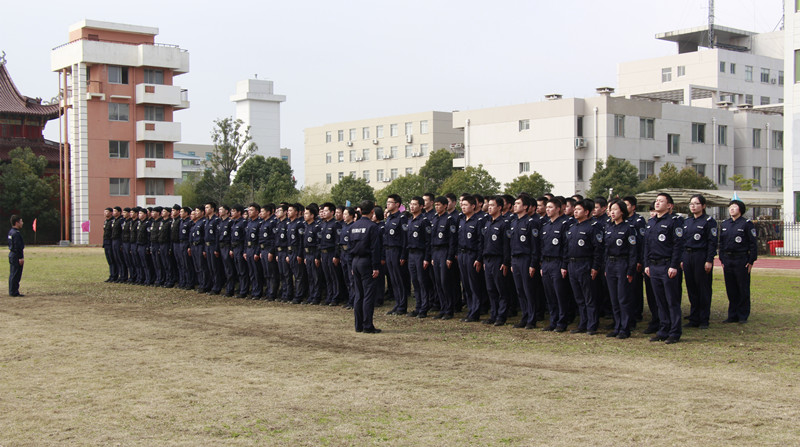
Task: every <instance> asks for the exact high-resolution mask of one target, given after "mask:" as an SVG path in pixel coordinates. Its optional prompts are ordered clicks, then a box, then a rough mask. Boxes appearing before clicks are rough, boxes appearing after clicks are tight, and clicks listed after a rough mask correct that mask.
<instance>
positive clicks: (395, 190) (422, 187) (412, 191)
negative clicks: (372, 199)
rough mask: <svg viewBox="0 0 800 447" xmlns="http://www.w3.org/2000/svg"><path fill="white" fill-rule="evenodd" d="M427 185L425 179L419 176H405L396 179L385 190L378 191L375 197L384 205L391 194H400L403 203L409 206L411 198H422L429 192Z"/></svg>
mask: <svg viewBox="0 0 800 447" xmlns="http://www.w3.org/2000/svg"><path fill="white" fill-rule="evenodd" d="M426 184H427V182H426V181H425V178H424V177H422V176H421V175H419V174H409V175H404V176H402V177H398V178H396V179H394V180H393V181H392V183H389V184H388V185H386V187H385V188H383V189H381V190H380V191H377V192H376V193H375V196H376V197H377V199H378V200H377V202H378V203H380V204H383V203H386V199H387V198H388V197H389V194H398V195H399V196H400V197H401V198H402V199H403V203H404V204H406V205H408V201H409V200H411V197H413V196H422V195H423V194H425V192H427V191H426Z"/></svg>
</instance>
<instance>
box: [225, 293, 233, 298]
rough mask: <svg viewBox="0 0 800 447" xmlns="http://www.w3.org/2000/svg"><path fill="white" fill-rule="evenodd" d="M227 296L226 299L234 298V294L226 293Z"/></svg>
mask: <svg viewBox="0 0 800 447" xmlns="http://www.w3.org/2000/svg"><path fill="white" fill-rule="evenodd" d="M225 296H226V297H228V298H230V297H232V296H233V294H232V293H226V294H225Z"/></svg>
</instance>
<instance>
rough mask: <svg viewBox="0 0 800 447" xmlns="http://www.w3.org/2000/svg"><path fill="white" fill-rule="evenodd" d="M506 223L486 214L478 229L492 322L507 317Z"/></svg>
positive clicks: (498, 217) (507, 263) (509, 255)
mask: <svg viewBox="0 0 800 447" xmlns="http://www.w3.org/2000/svg"><path fill="white" fill-rule="evenodd" d="M508 233H509V232H508V226H507V225H506V218H505V217H503V216H502V215H500V216H497V218H496V219H492V216H490V215H487V217H486V219H485V220H484V221H483V228H482V229H481V233H480V238H481V250H482V256H483V274H484V276H485V277H486V292H487V294H488V295H489V320H488V321H487V322H493V323H495V325H497V326H500V325H502V324H505V322H506V319H507V318H508V296H509V294H508V290H507V287H506V285H507V282H506V276H507V275H508V269H509V268H510V267H511V252H510V250H509V243H508Z"/></svg>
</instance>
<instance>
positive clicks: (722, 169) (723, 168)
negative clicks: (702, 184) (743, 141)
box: [717, 165, 728, 185]
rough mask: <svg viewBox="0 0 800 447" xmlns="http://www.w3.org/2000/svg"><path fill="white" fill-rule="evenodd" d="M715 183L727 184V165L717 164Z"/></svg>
mask: <svg viewBox="0 0 800 447" xmlns="http://www.w3.org/2000/svg"><path fill="white" fill-rule="evenodd" d="M717 178H718V179H719V180H717V183H719V184H720V185H727V184H728V165H719V166H717Z"/></svg>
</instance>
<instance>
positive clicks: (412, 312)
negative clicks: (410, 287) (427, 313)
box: [408, 310, 419, 318]
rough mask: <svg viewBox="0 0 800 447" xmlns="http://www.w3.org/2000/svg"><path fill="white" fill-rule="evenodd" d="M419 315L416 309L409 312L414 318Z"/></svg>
mask: <svg viewBox="0 0 800 447" xmlns="http://www.w3.org/2000/svg"><path fill="white" fill-rule="evenodd" d="M417 315H419V312H417V311H416V310H412V311H411V312H409V313H408V316H409V317H412V318H413V317H416V316H417Z"/></svg>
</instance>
